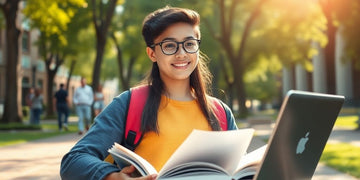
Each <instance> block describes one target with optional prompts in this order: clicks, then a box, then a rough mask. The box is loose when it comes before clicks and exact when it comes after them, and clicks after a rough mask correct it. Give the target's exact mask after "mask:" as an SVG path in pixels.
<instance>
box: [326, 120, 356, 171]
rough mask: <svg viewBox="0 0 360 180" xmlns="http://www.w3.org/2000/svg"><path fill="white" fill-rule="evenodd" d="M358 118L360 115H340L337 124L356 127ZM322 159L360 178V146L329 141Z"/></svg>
mask: <svg viewBox="0 0 360 180" xmlns="http://www.w3.org/2000/svg"><path fill="white" fill-rule="evenodd" d="M357 120H358V116H340V117H339V118H338V119H337V120H336V122H335V126H336V127H342V128H349V129H355V128H357V123H356V121H357ZM350 131H351V130H350ZM359 138H360V137H359ZM320 161H321V162H323V163H325V164H326V165H327V166H330V167H332V168H334V169H337V170H339V171H341V172H345V173H347V174H350V175H352V176H355V177H357V178H360V163H359V162H360V147H356V146H353V145H350V144H346V143H336V144H330V143H328V144H327V145H326V146H325V149H324V152H323V154H322V156H321V159H320Z"/></svg>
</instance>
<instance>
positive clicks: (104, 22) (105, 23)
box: [91, 0, 117, 89]
mask: <svg viewBox="0 0 360 180" xmlns="http://www.w3.org/2000/svg"><path fill="white" fill-rule="evenodd" d="M91 3H92V6H93V7H92V12H93V14H92V16H93V23H94V27H95V31H96V40H97V42H96V58H95V63H94V69H93V75H92V88H93V89H96V88H97V87H98V86H99V84H100V75H101V64H102V61H103V56H104V49H105V45H106V40H107V35H108V34H107V33H108V29H109V26H110V24H111V19H112V17H113V15H114V11H115V7H116V3H117V0H109V2H108V3H109V4H108V6H107V7H108V9H107V10H106V14H105V16H104V17H103V16H102V15H103V12H102V10H103V4H102V2H101V3H100V4H96V1H95V0H92V1H91ZM96 7H99V8H100V12H99V14H97V11H96Z"/></svg>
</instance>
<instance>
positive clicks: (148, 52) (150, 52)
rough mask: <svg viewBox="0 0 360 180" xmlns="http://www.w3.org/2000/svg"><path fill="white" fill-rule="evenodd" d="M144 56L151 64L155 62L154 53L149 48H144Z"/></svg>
mask: <svg viewBox="0 0 360 180" xmlns="http://www.w3.org/2000/svg"><path fill="white" fill-rule="evenodd" d="M146 54H147V55H148V57H149V58H150V60H151V61H152V62H156V57H155V51H154V49H152V48H150V47H146Z"/></svg>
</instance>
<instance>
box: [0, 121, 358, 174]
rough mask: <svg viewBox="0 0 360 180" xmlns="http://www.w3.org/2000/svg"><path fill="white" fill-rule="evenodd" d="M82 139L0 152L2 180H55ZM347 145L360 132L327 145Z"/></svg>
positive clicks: (259, 129)
mask: <svg viewBox="0 0 360 180" xmlns="http://www.w3.org/2000/svg"><path fill="white" fill-rule="evenodd" d="M253 128H255V130H256V134H257V135H258V136H266V135H268V134H269V133H270V132H271V127H270V126H269V125H257V126H253ZM80 138H81V136H79V135H77V134H76V133H72V134H65V135H61V136H57V137H52V138H47V139H42V140H37V141H32V142H28V143H23V144H18V145H12V146H6V147H1V148H0V179H1V180H8V179H9V180H10V179H11V180H13V179H17V180H23V179H24V180H58V179H60V176H59V170H60V161H61V158H62V156H63V155H64V154H65V153H66V152H68V151H69V150H70V148H71V147H72V146H73V145H74V144H75V143H76V142H77V141H78V140H79V139H80ZM337 141H342V142H349V143H352V144H357V145H360V131H356V132H355V131H351V130H344V129H336V130H334V131H333V133H332V134H331V136H330V139H329V142H337ZM263 144H264V142H263V141H261V140H260V139H259V138H254V140H253V141H252V143H251V147H250V149H251V148H256V147H260V146H261V145H263ZM313 180H356V178H354V177H351V176H349V175H346V174H344V173H340V172H338V171H336V170H334V169H332V168H329V167H326V166H324V165H322V164H319V166H318V167H317V169H316V172H315V175H314V177H313Z"/></svg>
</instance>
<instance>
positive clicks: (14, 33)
mask: <svg viewBox="0 0 360 180" xmlns="http://www.w3.org/2000/svg"><path fill="white" fill-rule="evenodd" d="M19 2H20V0H7V1H6V2H5V4H2V5H1V8H2V10H3V13H4V16H5V20H6V36H5V42H6V45H5V49H6V51H5V61H6V77H5V84H6V87H5V102H4V114H3V117H2V119H1V122H2V123H10V122H21V121H22V106H21V81H20V78H19V77H18V72H20V68H21V66H20V63H19V61H20V57H19V54H20V49H19V44H20V37H21V31H20V29H19V28H18V27H17V23H16V18H17V13H18V7H19Z"/></svg>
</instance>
